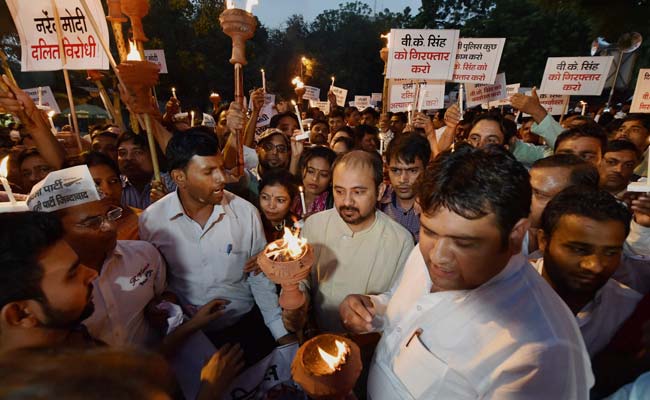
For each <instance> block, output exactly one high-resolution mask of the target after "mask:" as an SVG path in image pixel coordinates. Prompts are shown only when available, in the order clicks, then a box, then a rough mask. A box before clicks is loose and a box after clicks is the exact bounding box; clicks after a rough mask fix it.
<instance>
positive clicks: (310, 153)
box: [298, 146, 336, 173]
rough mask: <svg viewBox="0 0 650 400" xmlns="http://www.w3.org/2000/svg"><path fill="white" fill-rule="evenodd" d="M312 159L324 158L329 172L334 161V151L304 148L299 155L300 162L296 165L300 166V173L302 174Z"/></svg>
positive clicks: (318, 147) (324, 148) (325, 148)
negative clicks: (328, 166)
mask: <svg viewBox="0 0 650 400" xmlns="http://www.w3.org/2000/svg"><path fill="white" fill-rule="evenodd" d="M314 158H324V159H325V160H326V161H327V162H328V163H329V165H330V171H332V164H334V160H335V159H336V153H335V152H334V150H332V149H330V148H329V147H325V146H314V147H309V148H306V149H305V151H303V153H302V154H301V155H300V162H299V164H298V165H299V166H300V171H301V173H302V172H304V169H305V168H307V164H308V163H309V161H310V160H313V159H314Z"/></svg>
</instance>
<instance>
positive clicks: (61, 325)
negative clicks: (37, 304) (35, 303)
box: [42, 287, 95, 329]
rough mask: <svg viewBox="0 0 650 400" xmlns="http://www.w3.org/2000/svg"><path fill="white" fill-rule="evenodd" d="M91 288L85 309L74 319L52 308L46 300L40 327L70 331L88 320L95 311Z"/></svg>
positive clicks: (43, 304)
mask: <svg viewBox="0 0 650 400" xmlns="http://www.w3.org/2000/svg"><path fill="white" fill-rule="evenodd" d="M92 291H93V289H92V287H91V288H90V289H89V290H88V302H87V303H86V307H84V309H83V310H82V311H81V313H80V314H79V315H78V316H77V317H76V318H72V319H71V318H70V315H69V313H67V312H65V311H62V310H60V309H57V308H55V307H52V305H51V304H50V302H49V301H48V300H47V299H46V300H45V301H44V302H43V303H42V306H43V313H44V314H45V321H43V323H42V325H43V326H44V327H46V328H52V329H72V328H74V327H76V326H78V325H80V324H81V322H83V321H84V320H86V319H88V317H90V316H91V315H92V314H93V312H94V311H95V304H94V303H93V302H92V300H91V295H92Z"/></svg>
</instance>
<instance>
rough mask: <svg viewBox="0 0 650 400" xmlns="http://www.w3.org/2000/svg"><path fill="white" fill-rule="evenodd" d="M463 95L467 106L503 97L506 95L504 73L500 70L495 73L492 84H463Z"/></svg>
mask: <svg viewBox="0 0 650 400" xmlns="http://www.w3.org/2000/svg"><path fill="white" fill-rule="evenodd" d="M465 95H466V96H467V107H474V106H477V105H479V104H482V103H489V102H491V101H497V100H500V99H505V98H506V96H507V94H506V74H505V73H503V72H502V73H500V74H499V75H497V79H496V81H495V82H494V84H493V85H472V84H465Z"/></svg>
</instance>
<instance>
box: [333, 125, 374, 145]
mask: <svg viewBox="0 0 650 400" xmlns="http://www.w3.org/2000/svg"><path fill="white" fill-rule="evenodd" d="M339 130H340V129H339ZM353 131H354V135H353V136H352V137H353V138H354V141H355V143H356V144H357V147H358V148H361V141H362V140H363V137H364V136H366V135H372V136H373V137H374V138H375V141H376V142H375V145H377V144H379V129H378V128H377V127H375V126H371V125H363V124H362V125H357V126H356V127H354V129H353Z"/></svg>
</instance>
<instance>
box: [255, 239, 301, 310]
mask: <svg viewBox="0 0 650 400" xmlns="http://www.w3.org/2000/svg"><path fill="white" fill-rule="evenodd" d="M313 262H314V251H313V249H312V247H311V245H309V244H308V243H307V240H306V239H301V238H298V237H296V236H294V235H293V234H292V233H291V230H290V229H289V228H286V227H285V228H284V236H283V237H282V239H278V240H276V241H275V242H272V243H270V244H269V245H268V246H266V248H265V249H264V251H262V252H261V253H260V254H259V255H258V256H257V263H258V264H259V266H260V268H261V269H262V271H264V274H265V275H266V277H267V278H269V279H270V280H271V281H273V282H275V283H276V284H279V285H282V293H280V307H282V308H284V309H285V310H296V309H298V308H300V307H301V306H302V305H303V304H305V301H306V298H305V294H304V293H303V292H301V291H300V288H299V287H298V283H299V282H300V281H301V280H303V279H305V278H307V276H308V275H309V271H310V270H311V265H312V263H313Z"/></svg>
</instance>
